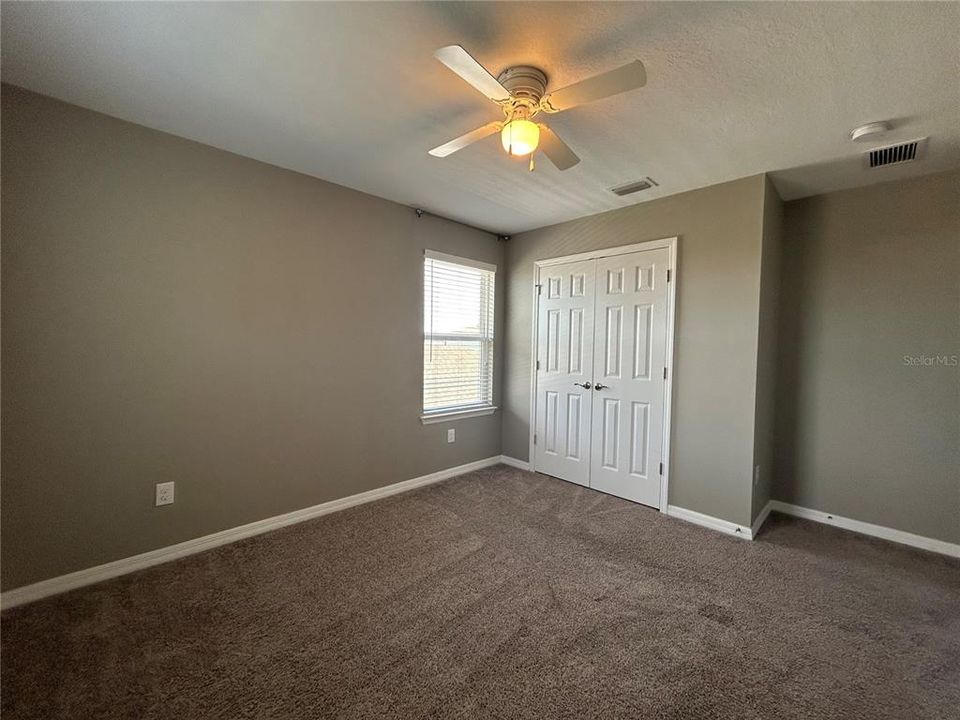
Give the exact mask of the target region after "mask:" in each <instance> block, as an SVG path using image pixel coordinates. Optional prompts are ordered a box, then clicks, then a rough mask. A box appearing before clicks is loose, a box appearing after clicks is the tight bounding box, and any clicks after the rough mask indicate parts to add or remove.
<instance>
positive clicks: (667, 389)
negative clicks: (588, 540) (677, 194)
mask: <svg viewBox="0 0 960 720" xmlns="http://www.w3.org/2000/svg"><path fill="white" fill-rule="evenodd" d="M678 241H679V237H678V236H674V237H668V238H661V239H660V240H648V241H646V242H641V243H633V244H632V245H621V246H618V247H612V248H603V249H601V250H591V251H589V252H582V253H576V254H574V255H563V256H561V257H553V258H544V259H542V260H536V261H534V263H533V287H532V288H531V297H532V307H533V322H532V323H531V325H532V326H533V332H532V334H531V340H530V437H529V443H528V448H529V453H530V455H529V457H530V469H531V470H532V471H534V472H536V470H537V453H536V448H535V446H534V442H533V436H534V433H535V432H536V430H537V349H538V348H537V330H538V327H537V323H538V314H539V313H538V307H537V306H538V304H539V301H540V295H539V293H538V292H537V288H538V287H539V285H540V270H541V269H542V268H545V267H550V266H551V265H563V264H566V263H570V262H579V261H581V260H598V259H600V258H606V257H613V256H615V255H628V254H630V253H635V252H642V251H644V250H659V249H661V248H665V249H667V250H668V251H669V257H670V259H669V261H668V265H667V267H668V268H669V269H670V271H671V272H670V275H671V277H670V287H669V288H667V352H666V363H667V380H666V382H665V383H664V384H663V395H664V398H663V444H662V447H663V475H662V476H661V477H660V508H659V509H660V512H662V513H665V512H667V505H668V499H669V498H668V490H669V487H670V436H671V435H672V429H673V417H672V412H671V410H672V408H673V375H674V372H673V367H674V362H673V360H674V358H673V348H674V336H675V334H676V309H677V282H678V281H679V275H680V273H679V272H677V245H678Z"/></svg>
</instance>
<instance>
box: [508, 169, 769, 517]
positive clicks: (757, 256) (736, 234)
mask: <svg viewBox="0 0 960 720" xmlns="http://www.w3.org/2000/svg"><path fill="white" fill-rule="evenodd" d="M764 183H765V178H764V177H763V176H755V177H750V178H745V179H742V180H737V181H734V182H729V183H725V184H723V185H716V186H713V187H709V188H704V189H702V190H694V191H692V192H688V193H683V194H680V195H673V196H670V197H666V198H662V199H657V200H651V201H648V202H644V203H640V204H637V205H632V206H630V207H626V208H622V209H620V210H614V211H611V212H608V213H603V214H601V215H593V216H591V217H587V218H582V219H580V220H574V221H571V222H567V223H562V224H560V225H554V226H551V227H547V228H542V229H540V230H533V231H531V232H527V233H523V234H521V235H517V236H515V237H514V238H513V239H511V240H510V242H508V243H507V274H508V277H507V289H506V293H507V319H506V328H507V338H506V343H507V347H506V353H507V357H508V358H509V362H508V363H507V373H506V378H505V387H504V395H503V397H504V418H503V452H504V454H505V455H510V456H513V457H515V458H518V459H521V460H526V459H527V458H528V455H529V447H528V443H529V416H530V357H531V338H530V334H531V327H532V324H531V323H532V296H531V288H532V284H533V269H534V268H533V263H534V261H535V260H539V259H543V258H550V257H558V256H562V255H569V254H572V253H576V252H583V251H587V250H594V249H598V248H605V247H615V246H618V245H628V244H631V243H636V242H642V241H644V240H654V239H657V238H663V237H671V236H675V235H676V236H679V238H680V240H679V247H678V256H679V257H678V265H679V272H678V277H677V281H678V285H677V293H678V298H677V330H676V346H675V366H674V398H673V434H672V439H671V442H672V456H673V457H672V466H671V467H672V470H671V473H672V474H671V480H670V498H669V499H670V503H671V504H673V505H679V506H681V507H684V508H687V509H690V510H695V511H698V512H703V513H706V514H708V515H712V516H714V517H720V518H723V519H725V520H729V521H731V522H734V523H739V524H743V525H749V524H750V520H751V515H752V513H751V504H752V498H751V476H752V467H753V455H754V448H753V446H754V413H755V385H756V380H757V341H758V331H759V325H758V317H759V301H760V263H761V231H762V225H763V204H764V187H765V186H764Z"/></svg>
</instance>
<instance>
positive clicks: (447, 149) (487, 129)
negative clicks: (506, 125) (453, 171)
mask: <svg viewBox="0 0 960 720" xmlns="http://www.w3.org/2000/svg"><path fill="white" fill-rule="evenodd" d="M502 127H503V123H502V122H492V123H488V124H486V125H484V126H483V127H478V128H477V129H476V130H471V131H470V132H468V133H466V134H465V135H461V136H460V137H458V138H455V139H453V140H451V141H450V142H448V143H444V144H443V145H440V146H439V147H435V148H434V149H433V150H431V151H430V154H431V155H433V156H434V157H440V158H442V157H446V156H447V155H450V154H452V153H455V152H456V151H457V150H463V148H465V147H466V146H467V145H470V144H472V143H475V142H476V141H477V140H483V139H484V138H485V137H489V136H490V135H493V134H494V133H498V132H500V129H501V128H502Z"/></svg>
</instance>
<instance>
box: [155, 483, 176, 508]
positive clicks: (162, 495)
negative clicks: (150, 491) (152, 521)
mask: <svg viewBox="0 0 960 720" xmlns="http://www.w3.org/2000/svg"><path fill="white" fill-rule="evenodd" d="M173 486H174V483H172V482H165V483H157V498H156V506H157V507H160V506H161V505H173Z"/></svg>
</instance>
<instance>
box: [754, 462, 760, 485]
mask: <svg viewBox="0 0 960 720" xmlns="http://www.w3.org/2000/svg"><path fill="white" fill-rule="evenodd" d="M759 484H760V466H759V465H757V466H756V467H755V468H754V469H753V486H754V487H757V485H759Z"/></svg>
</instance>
